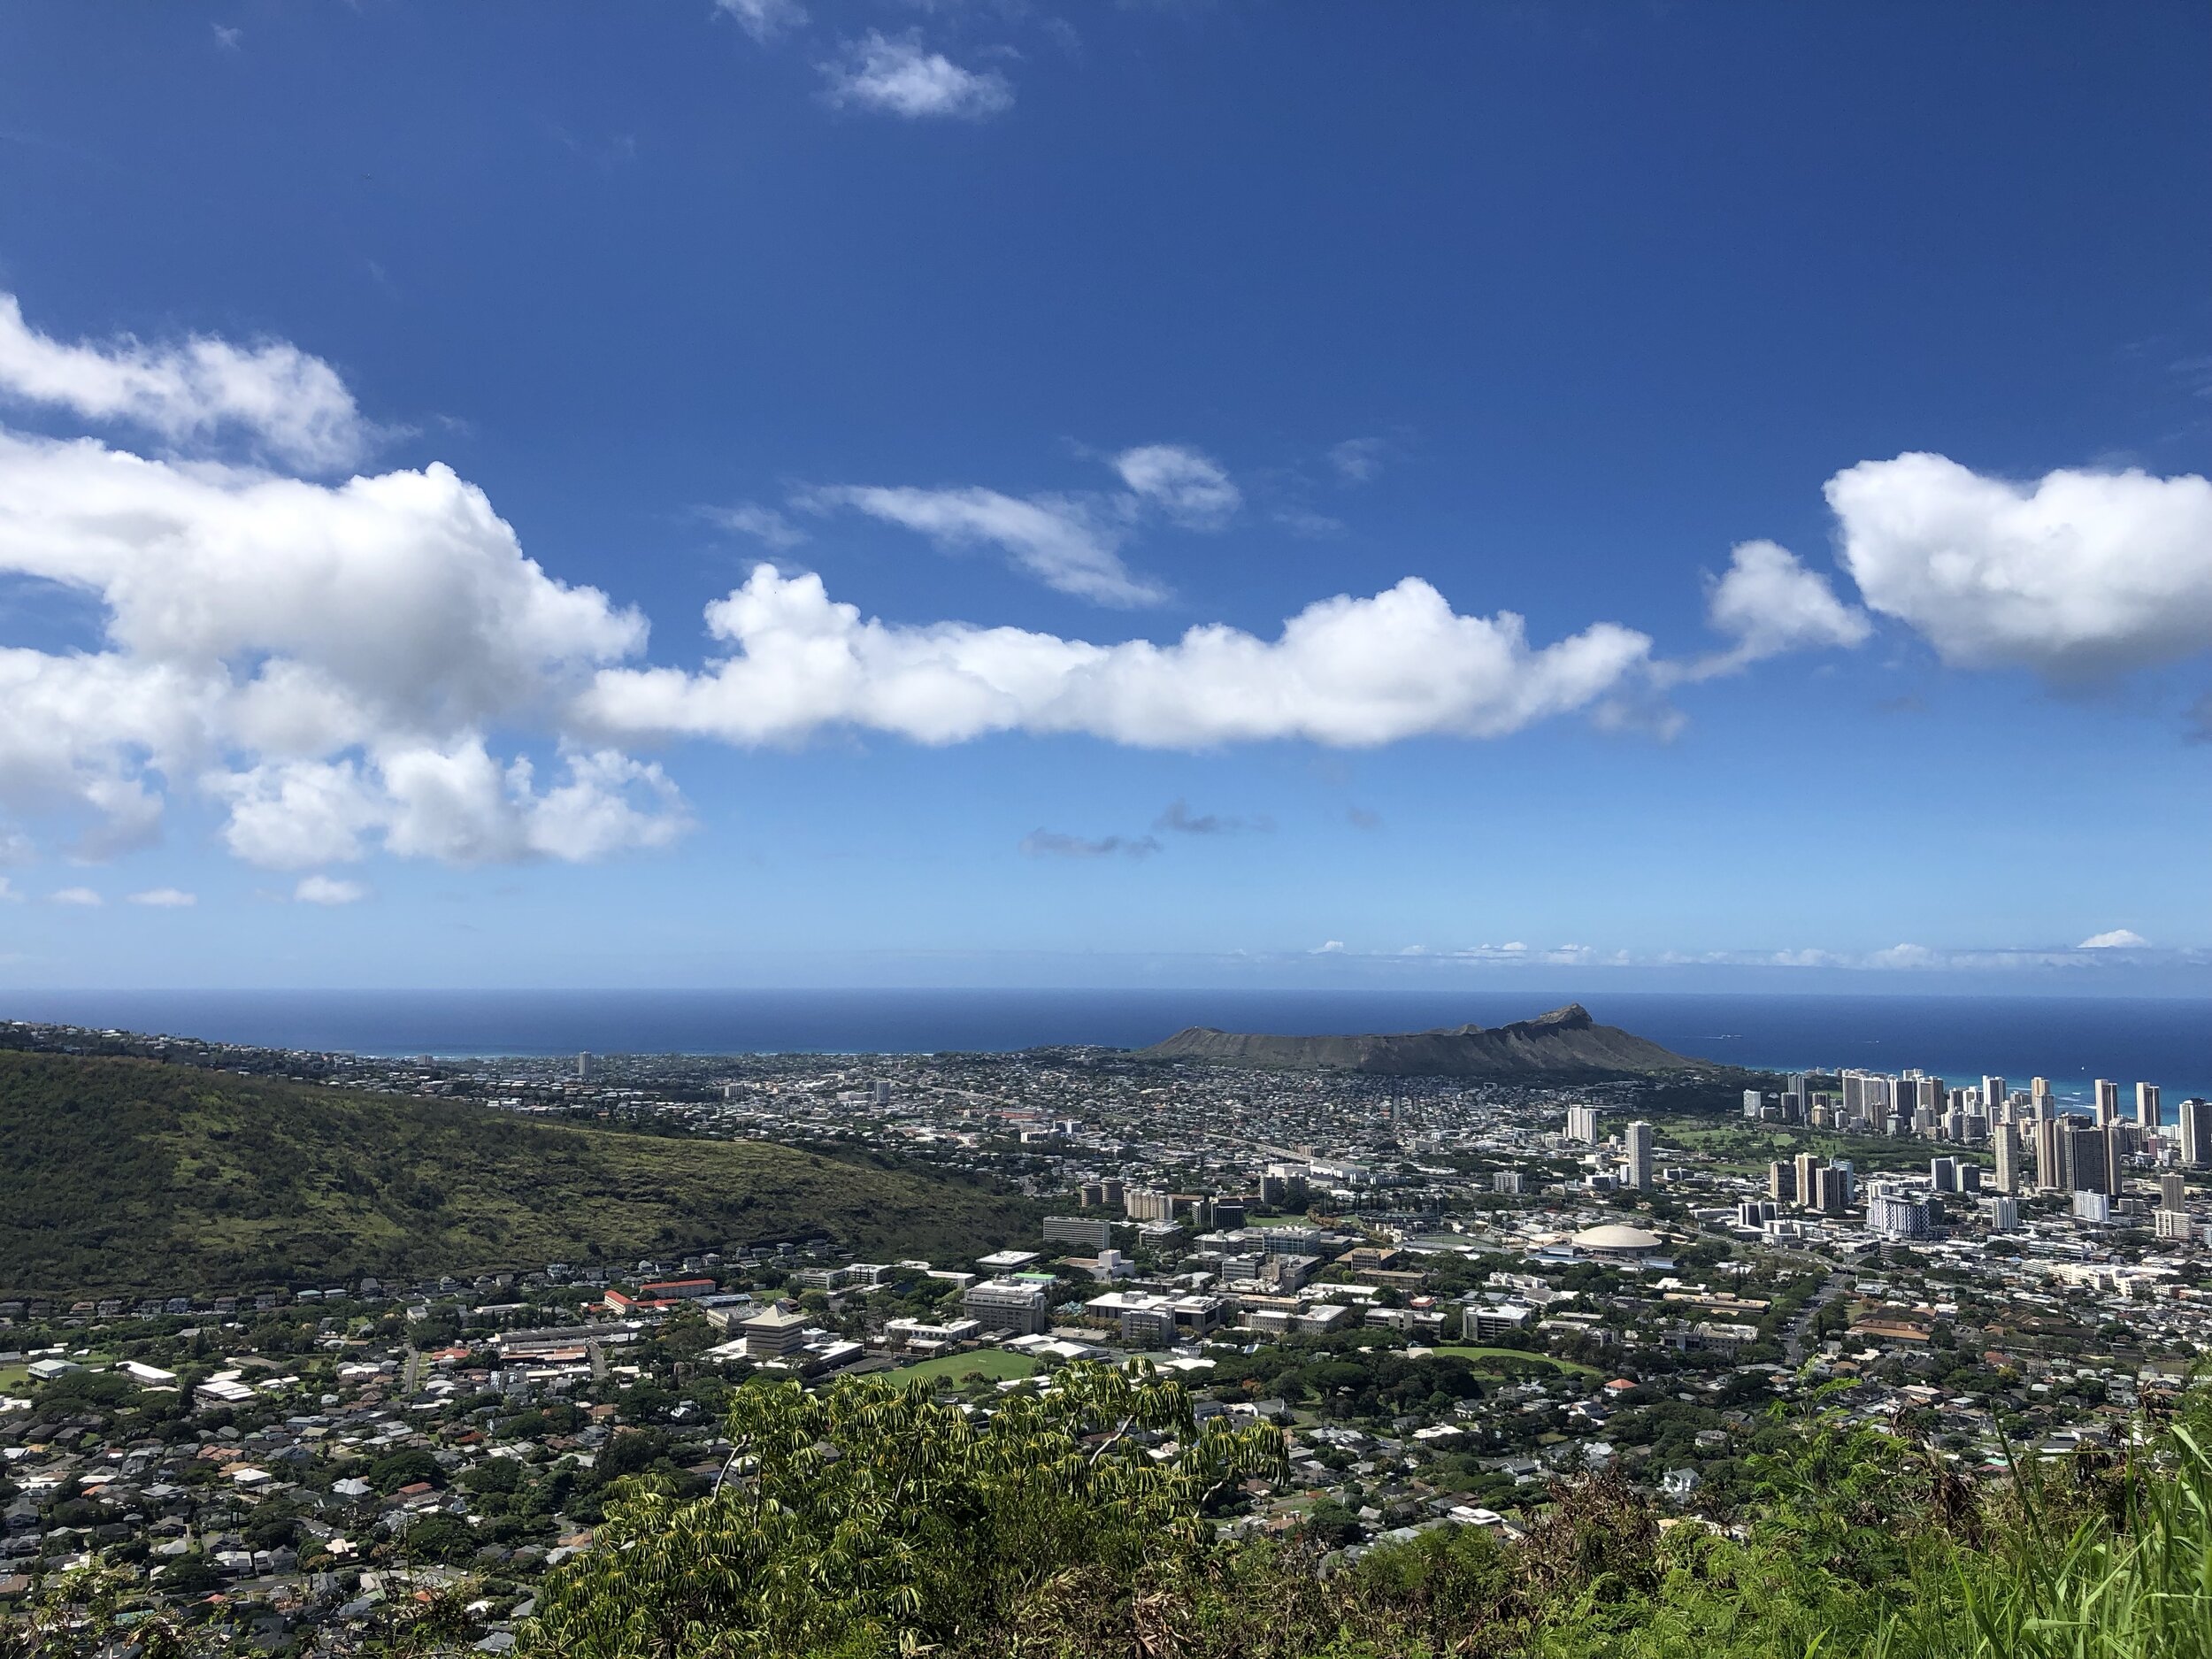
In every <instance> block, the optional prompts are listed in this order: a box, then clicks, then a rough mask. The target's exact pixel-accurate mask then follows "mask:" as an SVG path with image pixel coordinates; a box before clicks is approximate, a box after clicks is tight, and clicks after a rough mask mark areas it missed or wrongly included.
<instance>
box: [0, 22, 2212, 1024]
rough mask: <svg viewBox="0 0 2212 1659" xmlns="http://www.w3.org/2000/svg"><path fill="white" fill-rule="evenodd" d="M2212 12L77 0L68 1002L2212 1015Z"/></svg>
mask: <svg viewBox="0 0 2212 1659" xmlns="http://www.w3.org/2000/svg"><path fill="white" fill-rule="evenodd" d="M2208 70H2212V19H2207V17H2206V16H2205V14H2204V13H2203V12H2202V10H2201V8H2193V7H2185V6H2181V5H2159V4H2148V5H2142V6H2136V7H2128V8H2101V9H2097V10H2094V11H2092V10H2090V9H2087V8H2080V7H2050V8H2044V7H2038V6H2032V5H2028V6H2017V7H2010V8H2006V9H2005V10H2004V11H2003V12H2001V13H1993V12H1990V11H1989V10H1988V9H1987V8H1982V7H1970V6H1964V5H1960V6H1945V5H1935V6H1868V5H1852V6H1833V7H1825V6H1813V5H1807V6H1793V7H1786V8H1784V7H1772V8H1752V7H1743V6H1718V5H1717V6H1691V7H1651V8H1645V9H1632V8H1625V7H1597V6H1579V5H1562V6H1546V5H1525V6H1515V7H1405V8H1380V7H1360V8H1350V7H1324V6H1292V5H1263V4H1231V3H1229V0H1221V3H1220V4H1128V5H1122V6H1109V5H1094V6H1085V7H1080V8H1077V7H1064V6H1063V7H1055V6H1050V5H1045V4H1025V3H1023V0H1009V3H1008V4H983V3H981V0H976V3H974V4H959V3H957V0H936V3H934V4H916V3H913V0H882V3H881V4H860V3H857V0H856V4H850V5H833V4H825V3H818V0H810V3H809V4H806V5H804V6H802V5H800V4H795V3H792V0H786V3H784V4H766V3H765V0H748V4H719V5H718V4H715V0H651V3H650V4H642V3H641V4H629V5H621V6H615V5H610V4H598V5H588V4H546V5H541V6H534V7H530V8H495V7H483V8H449V7H431V6H426V5H422V6H418V5H408V4H387V3H386V0H358V3H357V4H352V5H341V4H330V5H319V6H300V5H291V4H256V3H252V0H245V3H242V4H231V5H227V6H219V7H214V8H206V7H200V6H196V5H191V4H178V5H173V6H167V7H164V8H161V9H159V11H158V12H157V13H150V12H144V11H139V12H131V13H128V14H126V13H124V12H115V11H109V10H104V9H100V8H90V7H84V6H81V5H73V4H26V5H19V6H15V7H12V8H10V9H9V10H8V12H6V14H5V15H4V17H0V292H4V293H6V294H8V295H10V296H12V308H11V309H10V310H8V311H4V312H0V849H4V850H5V854H6V857H7V860H8V862H7V863H6V864H5V865H4V866H0V879H4V881H5V883H6V886H5V888H4V894H5V897H4V900H0V984H4V983H6V982H8V981H10V980H12V981H14V982H16V983H19V984H25V985H57V984H63V985H97V984H112V985H138V986H157V985H204V984H205V985H247V986H250V985H279V984H280V985H333V986H343V985H349V984H363V985H392V984H407V983H441V984H453V985H534V984H566V985H595V984H688V985H714V984H725V983H728V984H754V983H777V982H793V981H795V982H800V983H810V982H820V983H830V982H836V983H877V982H880V983H893V982H896V983H915V982H921V983H929V982H947V983H983V984H990V983H1039V982H1054V981H1064V982H1071V983H1159V982H1165V983H1178V982H1187V983H1202V982H1209V983H1210V982H1225V983H1282V984H1303V983H1333V982H1354V981H1357V982H1372V983H1409V984H1413V983H1417V984H1420V985H1423V986H1440V985H1450V984H1454V983H1459V982H1467V983H1478V982H1479V983H1483V984H1491V983H1496V982H1502V981H1503V982H1510V981H1511V980H1512V979H1514V978H1515V977H1516V976H1524V975H1526V976H1532V979H1533V978H1536V977H1540V979H1542V980H1543V982H1545V983H1548V984H1551V983H1559V982H1561V980H1562V975H1563V973H1564V974H1567V975H1568V976H1569V977H1573V976H1574V975H1583V976H1585V977H1586V978H1587V979H1589V980H1590V982H1591V983H1593V984H1603V983H1608V982H1611V983H1619V984H1629V983H1637V984H1654V985H1675V984H1679V985H1683V986H1690V985H1693V984H1699V985H1702V984H1714V983H1727V984H1730V985H1738V984H1741V985H1757V986H1760V987H1772V988H1791V987H1806V988H1812V987H1822V988H1828V987H1833V986H1835V985H1839V984H1851V985H1854V986H1865V985H1871V984H1879V985H1883V986H1888V985H1895V986H1897V987H1899V988H1909V987H1916V986H1924V987H1937V986H1958V985H1963V984H1967V983H1974V984H1982V983H1988V984H1992V985H1996V984H2002V985H2006V986H2008V987H2012V986H2017V987H2020V988H2028V987H2032V986H2042V985H2049V986H2052V987H2058V986H2064V987H2066V988H2070V989H2084V988H2091V987H2112V988H2127V989H2136V990H2143V989H2151V990H2194V991H2201V990H2202V989H2203V988H2204V987H2205V984H2206V982H2207V972H2206V963H2207V957H2206V956H2205V954H2204V953H2206V952H2207V951H2208V950H2212V875H2208V869H2212V866H2208V861H2207V859H2206V856H2205V853H2206V845H2205V842H2206V835H2207V825H2208V819H2212V812H2208V807H2212V787H2208V774H2212V749H2208V748H2207V747H2206V746H2205V745H2204V744H2203V743H2202V742H2200V741H2194V740H2196V739H2198V738H2200V737H2201V736H2202V735H2203V734H2204V732H2205V731H2206V730H2207V729H2212V712H2208V711H2212V701H2207V700H2206V699H2208V693H2212V663H2208V653H2212V485H2208V484H2207V483H2206V482H2205V480H2204V474H2205V473H2206V472H2207V471H2208V467H2212V297H2208V295H2212V288H2208V283H2207V277H2208V274H2212V234H2208V232H2212V104H2208V101H2207V100H2206V99H2205V98H2204V96H2202V88H2203V86H2204V84H2205V79H2206V74H2207V72H2208ZM733 595H734V597H733ZM710 606H716V607H718V608H717V609H716V610H714V611H711V612H710V611H709V607H710ZM841 607H842V608H843V609H841ZM1294 618H1295V619H1296V620H1293V619H1294ZM1512 618H1520V619H1521V620H1520V621H1518V622H1516V621H1514V620H1512ZM1286 625H1287V631H1286ZM710 628H712V629H718V632H713V631H710ZM1193 630H1198V631H1199V632H1198V633H1197V634H1193V633H1192V631H1193ZM95 901H96V902H95ZM2093 940H2096V941H2108V942H2105V943H2101V944H2098V945H2095V946H2093V947H2092V948H2090V949H2082V946H2083V945H2084V942H2085V941H2093Z"/></svg>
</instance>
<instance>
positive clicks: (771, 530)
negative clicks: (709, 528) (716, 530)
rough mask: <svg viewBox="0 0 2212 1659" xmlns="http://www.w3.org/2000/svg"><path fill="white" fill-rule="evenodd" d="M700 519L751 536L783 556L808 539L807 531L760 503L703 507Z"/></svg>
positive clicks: (748, 502) (700, 511)
mask: <svg viewBox="0 0 2212 1659" xmlns="http://www.w3.org/2000/svg"><path fill="white" fill-rule="evenodd" d="M699 516H700V517H701V518H704V519H705V520H706V521H707V522H708V523H710V524H712V525H717V526H720V527H721V528H722V529H725V530H734V531H735V532H737V534H740V535H749V536H751V537H752V538H753V539H754V540H755V541H761V542H764V543H765V544H766V545H768V546H769V547H772V548H774V549H776V550H777V551H778V552H788V551H789V550H790V549H793V548H795V547H797V546H798V545H799V544H800V543H801V542H803V541H805V540H806V539H807V534H806V532H805V531H804V530H802V529H801V528H800V527H799V526H797V525H795V524H793V523H792V522H791V520H790V519H788V518H786V517H784V515H783V514H781V513H780V512H778V511H776V510H775V509H774V508H773V507H764V506H762V505H761V504H760V503H758V502H751V501H746V502H740V503H738V504H737V505H736V506H734V507H702V508H700V509H699Z"/></svg>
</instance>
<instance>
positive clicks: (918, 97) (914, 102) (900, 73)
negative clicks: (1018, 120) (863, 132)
mask: <svg viewBox="0 0 2212 1659" xmlns="http://www.w3.org/2000/svg"><path fill="white" fill-rule="evenodd" d="M821 70H822V75H823V79H824V81H825V83H826V87H825V90H826V95H827V96H828V98H829V101H830V102H831V103H832V104H837V105H839V106H841V107H850V108H858V109H864V110H876V111H881V112H883V113H884V114H887V115H900V116H904V117H906V118H907V119H910V120H918V119H926V118H930V117H938V118H945V117H950V118H954V119H966V120H981V119H985V118H987V117H989V116H993V115H997V114H1000V113H1002V111H1006V110H1010V109H1011V108H1012V107H1013V104H1014V89H1013V88H1012V87H1010V86H1009V85H1008V84H1007V81H1006V77H1005V76H1003V75H1002V74H1000V73H998V72H997V71H996V70H982V71H977V70H972V69H963V68H962V67H961V66H960V65H958V64H956V63H954V62H953V61H952V59H950V58H948V57H946V56H945V55H944V53H942V52H933V51H931V50H928V49H927V48H926V47H925V46H923V45H922V44H921V42H919V41H918V40H916V39H914V38H913V37H912V36H910V35H909V36H903V37H894V36H891V35H884V34H881V33H879V32H877V31H874V30H871V31H870V32H869V33H868V35H866V36H865V37H864V38H863V39H861V40H858V41H855V42H851V43H849V45H847V46H846V48H845V50H843V52H842V53H841V54H840V55H839V56H838V57H837V58H835V59H834V60H833V61H831V62H829V63H826V64H824V65H821Z"/></svg>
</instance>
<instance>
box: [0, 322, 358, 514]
mask: <svg viewBox="0 0 2212 1659" xmlns="http://www.w3.org/2000/svg"><path fill="white" fill-rule="evenodd" d="M0 395H4V396H8V397H12V398H14V399H17V400H19V401H21V402H24V403H37V404H45V405H49V406H51V407H55V408H59V409H64V410H67V411H70V412H72V413H73V414H76V415H79V416H81V417H83V418H85V419H89V420H98V421H119V422H124V423H127V424H129V425H131V426H139V427H142V428H143V429H145V430H147V431H150V432H152V433H154V434H156V435H157V436H159V437H161V438H163V439H165V440H166V441H167V442H171V443H185V442H206V441H209V440H211V439H215V438H218V437H221V436H225V435H230V434H235V435H239V436H242V437H244V438H246V439H247V440H249V441H250V442H251V443H253V444H254V445H255V446H256V447H257V449H260V450H262V451H263V452H264V453H265V454H267V455H268V456H270V457H273V458H274V459H276V460H280V461H282V462H285V463H287V464H288V465H295V466H300V467H304V468H308V469H311V470H314V471H322V470H325V469H328V468H333V467H343V466H348V465H351V464H352V463H353V462H354V461H356V460H357V459H358V458H359V457H360V456H361V455H362V454H363V453H364V452H365V450H366V449H367V447H368V442H369V438H370V435H371V434H370V432H369V429H368V426H367V425H366V424H365V422H364V421H363V420H362V419H361V413H360V411H359V410H358V409H357V407H355V404H354V401H353V394H352V393H350V392H349V391H348V390H347V389H346V386H345V382H344V381H343V380H341V379H340V378H339V376H338V372H337V371H336V370H335V369H333V368H332V367H331V366H330V365H328V364H327V363H325V362H324V361H323V360H322V359H321V358H319V357H310V356H309V355H308V354H307V353H305V352H303V351H302V350H300V349H298V348H297V347H296V346H291V345H287V344H284V343H283V342H265V343H263V344H260V345H255V346H237V345H234V344H232V343H230V342H227V341H223V340H210V339H206V338H203V337H197V336H196V337H194V338H191V339H188V340H185V341H181V342H176V343H174V344H170V345H147V344H144V343H142V342H139V341H137V340H134V339H132V338H130V337H129V336H128V335H125V336H122V337H120V338H119V339H115V340H111V341H108V342H104V343H99V344H96V343H93V342H78V343H76V344H69V343H66V342H62V341H58V340H55V339H52V338H50V337H49V336H48V335H45V334H40V333H38V332H37V331H36V330H35V329H34V328H32V327H31V326H29V325H28V324H27V323H26V322H25V321H24V320H23V308H22V306H21V305H20V304H19V303H18V301H17V299H16V297H15V296H13V295H12V294H0Z"/></svg>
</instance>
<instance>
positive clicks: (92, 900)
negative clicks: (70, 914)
mask: <svg viewBox="0 0 2212 1659" xmlns="http://www.w3.org/2000/svg"><path fill="white" fill-rule="evenodd" d="M49 896H50V898H51V899H52V901H53V902H55V903H56V904H77V905H82V906H83V907H84V908H85V909H87V910H97V909H98V908H99V907H100V906H101V905H102V904H104V902H106V901H105V900H104V899H102V898H101V896H100V895H98V894H97V893H96V892H94V891H93V890H92V889H91V888H90V887H63V888H62V889H61V890H60V891H59V892H57V893H54V894H52V895H49Z"/></svg>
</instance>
